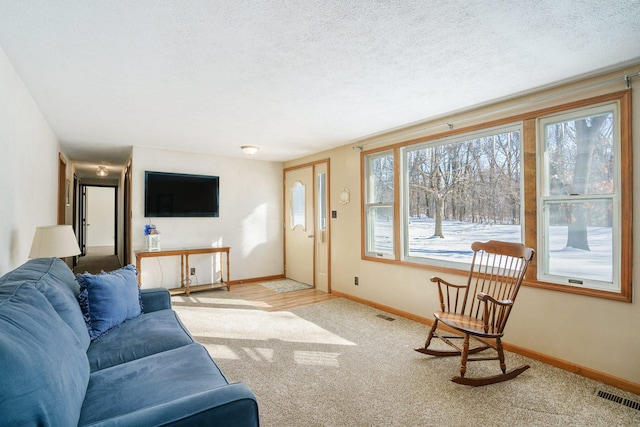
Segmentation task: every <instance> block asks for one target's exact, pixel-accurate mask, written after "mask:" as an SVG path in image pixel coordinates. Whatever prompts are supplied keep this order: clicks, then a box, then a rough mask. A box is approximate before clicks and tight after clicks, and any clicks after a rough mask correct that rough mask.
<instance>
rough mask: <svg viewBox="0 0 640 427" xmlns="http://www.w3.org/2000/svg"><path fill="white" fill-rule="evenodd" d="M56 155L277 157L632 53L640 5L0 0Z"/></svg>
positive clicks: (15, 55) (638, 43) (1, 41)
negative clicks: (55, 141)
mask: <svg viewBox="0 0 640 427" xmlns="http://www.w3.org/2000/svg"><path fill="white" fill-rule="evenodd" d="M0 46H1V47H2V48H3V50H4V51H5V53H6V55H7V57H8V58H9V60H10V61H11V62H12V64H13V65H14V67H15V68H16V70H17V72H18V74H19V75H20V76H21V77H22V79H23V80H24V82H25V84H26V86H27V88H28V89H29V91H30V92H31V94H32V95H33V97H34V99H35V100H36V102H37V103H38V105H39V106H40V109H41V110H42V112H43V113H44V115H45V117H46V118H47V120H48V121H49V123H50V125H51V127H52V128H53V130H54V132H55V133H56V135H57V136H58V138H59V139H60V141H61V144H62V146H63V148H64V149H65V151H66V152H67V154H68V155H69V157H70V158H71V160H72V161H81V162H96V163H105V164H114V165H116V164H122V163H123V162H124V161H125V160H126V158H127V157H128V153H129V150H130V147H131V146H146V147H158V148H169V149H178V150H184V151H190V152H200V153H212V154H216V155H224V156H242V155H243V154H242V153H241V151H240V146H241V145H246V144H249V145H258V146H260V147H261V149H260V151H259V152H258V153H257V154H256V155H254V157H255V158H256V159H262V160H275V161H285V160H290V159H293V158H297V157H301V156H304V155H307V154H310V153H315V152H318V151H321V150H324V149H328V148H331V147H336V146H340V145H344V144H348V143H351V142H355V141H357V140H358V139H361V138H364V137H366V136H370V135H373V134H377V133H380V132H384V131H385V130H388V129H392V128H397V127H400V126H404V125H407V124H410V123H415V122H418V121H423V120H426V119H428V118H430V117H434V116H440V115H442V114H445V113H447V112H451V111H458V110H461V109H465V108H468V107H470V106H474V105H478V104H482V103H486V102H489V101H491V100H496V99H500V98H504V97H506V96H510V95H513V94H516V93H522V92H526V91H530V90H533V89H535V88H539V87H542V86H547V85H550V84H554V83H556V82H560V81H566V80H570V79H574V78H576V77H578V76H584V75H589V74H590V73H594V72H599V71H602V70H605V69H611V68H614V67H617V66H619V65H622V64H629V63H635V62H640V0H626V1H625V0H615V1H603V0H585V1H572V0H537V1H508V0H504V1H499V0H493V1H492V0H475V1H469V0H465V1H456V0H442V1H426V0H422V1H410V0H395V1H391V0H390V1H365V0H355V1H353V0H352V1H348V0H305V1H292V0H290V1H286V0H273V1H258V0H255V1H241V0H209V1H204V0H200V1H196V0H180V1H178V0H174V1H169V0H167V1H151V0H144V1H140V0H136V1H131V0H110V1H100V0H40V1H35V0H0Z"/></svg>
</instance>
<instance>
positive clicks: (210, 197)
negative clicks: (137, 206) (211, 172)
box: [144, 171, 220, 218]
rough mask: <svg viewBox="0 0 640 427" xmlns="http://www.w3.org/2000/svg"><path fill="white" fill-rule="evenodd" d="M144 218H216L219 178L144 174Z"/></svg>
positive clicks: (173, 174)
mask: <svg viewBox="0 0 640 427" xmlns="http://www.w3.org/2000/svg"><path fill="white" fill-rule="evenodd" d="M144 188H145V192H144V216H145V217H150V218H151V217H217V216H219V194H220V190H219V178H218V177H217V176H206V175H188V174H180V173H167V172H152V171H145V173H144Z"/></svg>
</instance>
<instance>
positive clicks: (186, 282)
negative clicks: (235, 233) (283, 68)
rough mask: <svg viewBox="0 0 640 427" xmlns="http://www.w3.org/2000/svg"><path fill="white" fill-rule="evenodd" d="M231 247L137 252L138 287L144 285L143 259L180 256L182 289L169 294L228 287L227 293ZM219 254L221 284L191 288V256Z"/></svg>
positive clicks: (175, 289) (229, 284)
mask: <svg viewBox="0 0 640 427" xmlns="http://www.w3.org/2000/svg"><path fill="white" fill-rule="evenodd" d="M230 249H231V248H229V247H222V248H184V249H163V250H159V251H150V250H141V251H136V252H135V254H136V269H137V270H138V286H141V285H142V282H141V280H142V258H155V257H164V256H179V257H180V287H179V288H172V289H169V292H170V293H171V294H172V295H175V294H181V293H184V294H187V295H189V292H192V291H193V292H195V291H204V290H208V289H215V288H220V287H223V286H226V287H227V291H228V290H229V289H230V288H231V282H230V279H229V250H230ZM215 253H217V254H219V256H220V268H221V270H222V271H221V272H220V273H221V274H220V276H221V280H222V281H221V282H216V283H206V284H203V285H195V286H191V279H190V278H189V277H190V275H189V255H200V254H215ZM222 254H224V255H225V256H226V266H227V268H226V273H227V274H226V278H227V280H226V283H225V280H224V276H225V274H224V273H225V271H224V270H225V269H224V264H223V263H222Z"/></svg>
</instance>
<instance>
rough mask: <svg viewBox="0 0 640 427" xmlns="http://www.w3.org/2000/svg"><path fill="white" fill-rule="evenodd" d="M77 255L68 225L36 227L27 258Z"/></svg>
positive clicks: (72, 235) (75, 241) (75, 244)
mask: <svg viewBox="0 0 640 427" xmlns="http://www.w3.org/2000/svg"><path fill="white" fill-rule="evenodd" d="M78 254H80V248H79V247H78V241H77V240H76V235H75V233H74V232H73V228H72V227H71V226H70V225H47V226H43V227H36V234H35V235H34V236H33V243H31V251H30V252H29V258H49V257H56V258H64V257H68V256H74V255H78Z"/></svg>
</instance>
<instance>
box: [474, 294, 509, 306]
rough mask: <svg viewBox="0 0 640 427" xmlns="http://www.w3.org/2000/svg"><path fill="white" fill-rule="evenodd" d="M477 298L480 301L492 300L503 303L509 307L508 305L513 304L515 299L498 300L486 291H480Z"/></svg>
mask: <svg viewBox="0 0 640 427" xmlns="http://www.w3.org/2000/svg"><path fill="white" fill-rule="evenodd" d="M477 298H478V299H479V300H480V301H484V302H485V303H486V302H487V301H490V302H492V303H494V304H498V305H501V306H503V307H507V306H510V305H513V301H511V300H510V299H502V300H497V299H495V298H493V297H492V296H491V295H489V294H486V293H484V292H479V293H478V296H477Z"/></svg>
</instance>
